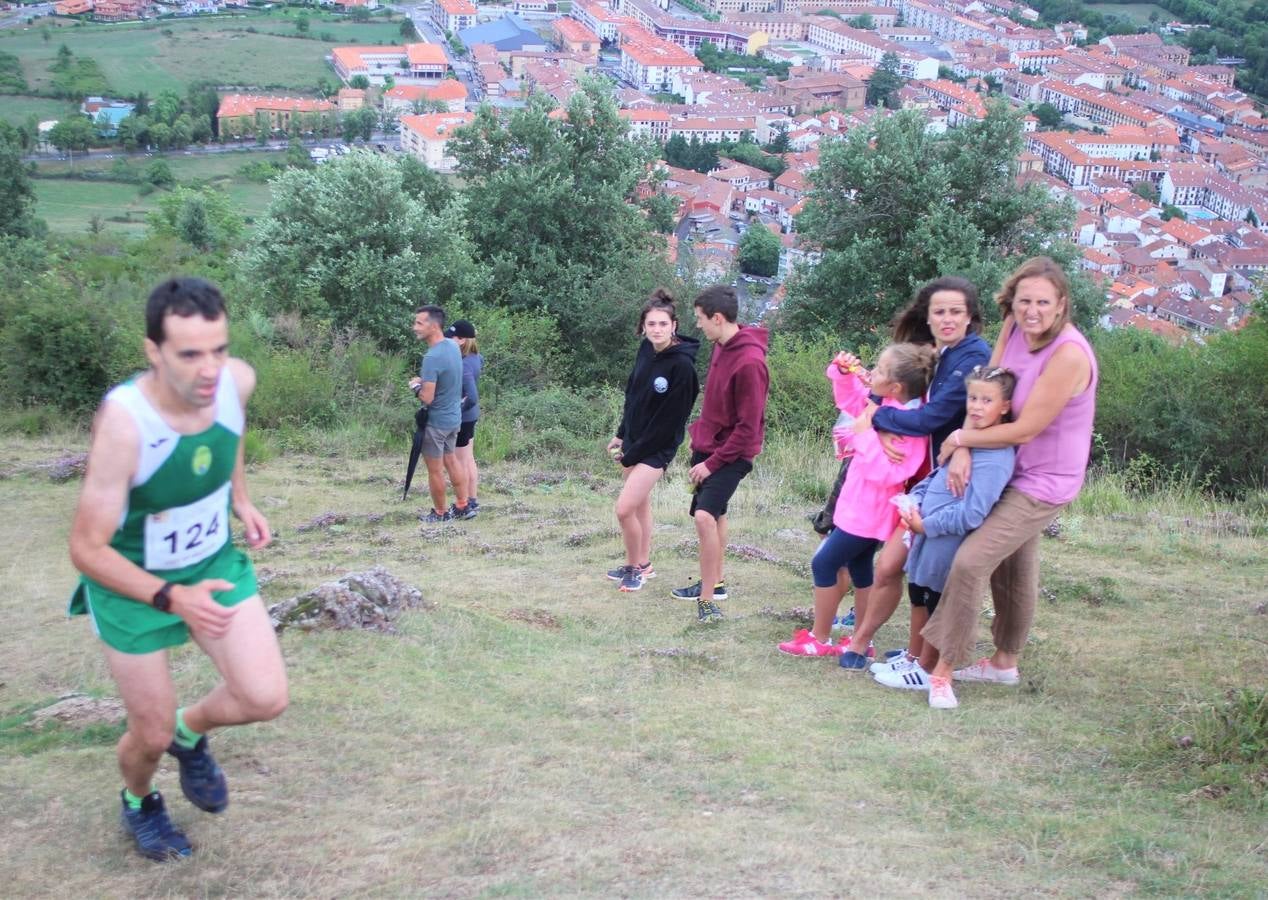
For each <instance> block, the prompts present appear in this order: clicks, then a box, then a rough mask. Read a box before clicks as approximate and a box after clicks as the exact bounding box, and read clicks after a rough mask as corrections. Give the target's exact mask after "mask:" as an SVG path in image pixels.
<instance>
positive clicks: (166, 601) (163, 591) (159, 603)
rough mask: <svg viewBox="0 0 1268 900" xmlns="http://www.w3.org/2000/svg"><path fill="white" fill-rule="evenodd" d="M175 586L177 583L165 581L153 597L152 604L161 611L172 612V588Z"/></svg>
mask: <svg viewBox="0 0 1268 900" xmlns="http://www.w3.org/2000/svg"><path fill="white" fill-rule="evenodd" d="M174 587H176V585H174V584H172V583H171V582H170V581H165V582H163V586H162V587H161V588H159V589H158V591H156V592H155V594H154V597H153V599H151V600H150V605H151V606H153V607H154V608H155V609H157V610H158V611H159V612H171V611H172V588H174Z"/></svg>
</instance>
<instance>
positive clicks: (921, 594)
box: [907, 582, 942, 616]
mask: <svg viewBox="0 0 1268 900" xmlns="http://www.w3.org/2000/svg"><path fill="white" fill-rule="evenodd" d="M907 596H908V597H910V598H911V605H912V606H923V607H924V608H925V609H926V610H928V611H929V615H931V616H932V615H933V611H934V610H935V609H937V608H938V601H939V600H941V599H942V591H935V590H934V589H933V588H927V587H925V586H924V585H922V584H911V583H910V582H909V583H908V584H907Z"/></svg>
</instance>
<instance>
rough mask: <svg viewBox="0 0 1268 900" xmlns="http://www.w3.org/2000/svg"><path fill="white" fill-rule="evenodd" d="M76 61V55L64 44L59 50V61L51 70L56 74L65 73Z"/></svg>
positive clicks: (56, 61)
mask: <svg viewBox="0 0 1268 900" xmlns="http://www.w3.org/2000/svg"><path fill="white" fill-rule="evenodd" d="M74 59H75V54H73V53H71V52H70V47H67V46H66V45H65V44H62V45H61V46H60V47H58V48H57V59H56V60H55V61H54V63H53V64H52V65H51V66H49V68H50V69H52V70H53V71H54V72H65V71H66V70H68V69H69V68H70V64H71V62H72V61H73V60H74Z"/></svg>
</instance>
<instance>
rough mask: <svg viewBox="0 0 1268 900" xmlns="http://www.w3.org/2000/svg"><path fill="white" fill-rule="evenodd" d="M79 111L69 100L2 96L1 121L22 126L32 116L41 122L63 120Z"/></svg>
mask: <svg viewBox="0 0 1268 900" xmlns="http://www.w3.org/2000/svg"><path fill="white" fill-rule="evenodd" d="M78 109H79V107H78V106H77V105H76V104H74V103H71V102H69V101H67V100H54V99H53V98H51V97H25V96H17V95H14V94H0V119H4V120H5V121H6V122H8V123H9V124H11V125H22V124H24V123H25V122H26V120H27V119H28V118H30V117H31V116H35V117H36V118H37V119H39V120H40V121H41V122H43V121H46V120H49V119H62V118H65V117H66V116H68V115H71V114H72V113H74V112H76V111H78Z"/></svg>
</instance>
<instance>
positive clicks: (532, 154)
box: [450, 78, 672, 383]
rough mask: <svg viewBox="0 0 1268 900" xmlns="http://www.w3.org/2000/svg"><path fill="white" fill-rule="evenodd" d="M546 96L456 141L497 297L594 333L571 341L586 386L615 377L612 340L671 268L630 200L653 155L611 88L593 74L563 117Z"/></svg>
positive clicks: (482, 119) (487, 116)
mask: <svg viewBox="0 0 1268 900" xmlns="http://www.w3.org/2000/svg"><path fill="white" fill-rule="evenodd" d="M553 106H554V102H553V101H552V100H551V99H550V98H549V97H546V96H544V95H541V94H533V95H531V96H530V97H529V99H528V101H527V104H526V106H525V107H524V108H523V109H519V110H515V111H513V112H511V113H510V114H509V115H506V116H499V115H498V114H497V113H496V112H495V111H494V110H493V108H492V107H488V106H484V107H481V109H480V110H479V111H478V112H477V113H476V117H475V121H474V122H473V123H472V124H471V125H470V126H468V127H467V128H463V129H459V130H458V131H457V132H456V136H455V138H454V140H453V141H452V142H451V143H450V147H451V149H452V152H453V154H454V156H455V158H456V159H457V160H458V175H459V176H460V177H461V178H462V179H463V181H464V182H465V183H466V185H467V187H466V191H465V194H466V197H467V200H468V209H469V211H470V212H469V217H470V221H471V234H472V237H473V239H474V241H475V245H476V248H477V251H478V253H479V256H480V258H481V259H482V260H483V261H484V262H485V263H486V264H487V265H488V266H489V267H490V269H491V272H492V284H491V286H490V291H489V296H490V299H491V300H492V301H493V302H495V303H497V304H500V305H503V306H506V307H509V308H512V309H517V310H524V311H534V312H542V313H545V314H547V315H549V316H551V317H552V318H553V319H554V320H555V321H556V322H558V323H559V324H560V328H561V330H566V331H568V332H576V331H582V332H584V333H585V334H586V335H587V340H585V341H576V342H573V343H572V344H570V345H569V347H568V348H567V350H568V352H569V353H570V354H571V364H572V373H571V374H572V375H573V376H574V378H576V379H578V381H579V383H586V382H593V381H598V380H603V379H609V378H613V377H617V373H618V371H619V370H620V369H621V367H623V366H627V365H628V362H629V360H628V358H625V359H622V358H620V357H619V356H613V354H612V352H611V349H612V348H613V347H623V346H628V340H627V338H626V335H628V334H629V330H630V329H631V328H632V327H633V322H634V318H635V315H636V314H637V310H638V307H639V306H640V305H641V303H642V302H643V300H644V299H645V298H646V296H647V294H649V293H650V292H651V290H652V289H653V288H655V287H656V286H657V285H658V284H665V283H668V279H669V278H671V277H672V273H671V271H670V269H669V265H668V262H667V261H666V260H665V257H664V255H663V253H664V243H663V238H660V237H658V236H656V235H655V234H654V233H653V232H652V230H651V228H650V227H649V225H648V222H647V220H646V218H645V217H644V216H643V215H642V214H641V213H640V212H639V211H638V209H637V208H636V207H635V206H633V205H632V204H631V203H629V202H628V200H629V199H630V198H632V197H633V195H634V192H635V188H636V187H637V185H638V183H639V181H640V180H641V179H642V178H643V177H644V175H645V173H646V171H647V166H648V165H649V163H650V162H651V161H652V160H653V159H654V158H655V153H656V149H655V147H654V145H651V144H649V143H645V142H641V141H632V140H629V139H628V138H627V126H626V123H625V122H624V120H622V119H621V117H620V115H619V114H618V111H617V106H616V103H615V101H614V99H613V97H612V91H611V88H610V86H609V85H608V84H607V83H606V82H604V81H601V80H599V79H593V78H586V79H581V81H580V82H579V89H578V91H577V93H575V94H574V95H573V96H572V98H571V99H570V100H569V103H568V106H567V108H566V109H565V111H564V115H563V116H562V117H561V118H551V117H550V116H549V113H550V111H551V109H552V107H553Z"/></svg>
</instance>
